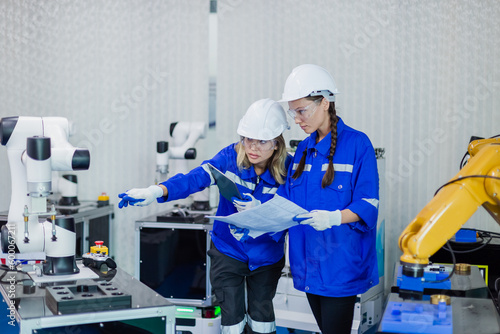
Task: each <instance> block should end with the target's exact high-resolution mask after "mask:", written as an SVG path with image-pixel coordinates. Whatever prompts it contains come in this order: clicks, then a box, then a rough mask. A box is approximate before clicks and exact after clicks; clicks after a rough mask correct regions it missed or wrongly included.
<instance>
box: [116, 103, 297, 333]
mask: <svg viewBox="0 0 500 334" xmlns="http://www.w3.org/2000/svg"><path fill="white" fill-rule="evenodd" d="M287 128H288V123H287V118H286V114H285V111H284V110H283V108H282V107H281V106H280V104H278V103H277V102H275V101H273V100H271V99H263V100H259V101H256V102H254V103H253V104H252V105H251V106H250V107H249V108H248V110H247V112H246V114H245V115H244V116H243V118H242V119H241V120H240V123H239V126H238V130H237V133H238V134H239V135H240V137H241V140H240V141H239V142H237V143H233V144H231V145H229V146H227V147H226V148H224V149H222V150H221V151H220V152H219V153H217V155H215V156H214V157H213V158H212V159H210V160H206V161H204V162H203V163H202V164H201V166H199V167H197V168H194V169H193V170H192V171H190V172H189V173H187V174H177V175H175V176H173V177H171V178H170V179H168V180H167V181H165V182H162V183H161V184H160V185H158V186H157V185H153V186H150V187H148V188H143V189H131V190H129V191H127V192H125V193H123V194H120V195H119V197H120V198H121V199H122V200H121V202H120V203H119V207H120V208H121V207H124V206H127V205H129V204H130V205H139V206H144V205H148V204H150V203H152V202H153V201H154V200H155V199H156V200H157V201H158V202H159V203H162V202H167V201H174V200H177V199H181V198H186V197H187V196H189V195H190V194H192V193H196V192H198V191H201V190H203V189H204V188H206V187H208V186H210V185H213V184H214V182H215V181H214V179H213V177H212V176H211V173H210V171H209V169H208V166H207V163H210V164H211V165H213V166H214V167H216V168H217V169H218V170H220V171H221V172H222V173H224V174H225V175H226V176H227V177H229V178H230V179H232V180H233V181H234V182H235V183H236V185H237V186H238V188H239V191H240V193H241V194H243V195H244V196H245V200H235V201H233V202H231V201H228V200H227V199H225V198H224V197H222V196H221V197H220V201H219V206H218V208H217V213H216V215H217V216H228V215H231V214H233V213H236V212H238V211H241V210H246V209H248V208H250V207H253V206H255V205H257V204H260V203H261V202H262V203H263V202H266V201H268V200H270V199H271V198H272V197H273V196H274V194H275V193H276V191H277V189H278V187H279V186H280V185H281V184H283V183H284V180H285V176H286V170H287V166H288V163H289V161H290V157H289V155H288V154H287V151H286V145H285V140H284V138H283V135H282V133H283V131H284V130H285V129H287ZM247 233H248V231H247V230H244V229H240V228H237V227H235V226H233V225H228V224H227V223H225V222H222V221H218V220H215V221H214V226H213V230H212V235H211V237H212V245H211V248H210V250H209V251H208V255H209V256H210V259H211V267H210V281H211V284H212V289H213V291H214V293H215V298H216V302H217V303H218V304H219V305H220V306H221V325H222V328H221V332H222V333H236V334H239V333H242V332H243V331H244V330H245V328H247V329H246V330H247V331H248V332H251V333H275V332H276V324H275V317H274V309H273V304H272V299H273V297H274V295H275V292H276V286H277V284H278V280H279V278H280V276H281V270H282V269H283V266H284V263H285V259H284V239H285V233H286V232H278V233H274V234H264V235H261V236H259V237H257V238H255V239H254V238H251V237H249V236H248V235H247ZM245 283H246V292H247V301H246V302H247V305H248V307H246V306H245Z"/></svg>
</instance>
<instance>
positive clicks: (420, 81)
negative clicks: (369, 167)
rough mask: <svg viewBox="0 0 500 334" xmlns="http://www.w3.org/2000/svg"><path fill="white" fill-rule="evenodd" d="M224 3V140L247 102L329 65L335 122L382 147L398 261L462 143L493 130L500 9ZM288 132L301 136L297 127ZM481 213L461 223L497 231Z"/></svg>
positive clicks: (443, 4) (454, 166) (392, 250)
mask: <svg viewBox="0 0 500 334" xmlns="http://www.w3.org/2000/svg"><path fill="white" fill-rule="evenodd" d="M221 6H223V10H224V11H223V12H220V13H219V14H220V15H219V22H218V23H219V25H218V28H219V45H218V46H219V49H218V52H219V54H218V55H219V56H218V77H217V83H218V86H217V88H218V90H217V129H218V133H221V134H222V135H221V136H219V138H220V140H221V141H224V142H226V141H227V140H228V138H233V139H235V138H236V133H235V132H236V127H237V124H238V123H237V122H238V120H239V118H240V117H241V115H242V114H243V113H244V111H245V110H246V107H247V106H248V105H250V103H251V102H253V101H254V100H257V99H260V98H263V97H272V98H274V99H279V98H280V97H281V93H282V88H283V85H284V82H285V80H286V77H287V76H288V74H289V73H290V71H291V70H292V68H293V67H295V66H297V65H299V64H302V63H315V64H318V65H321V66H324V67H325V68H327V69H328V70H329V71H330V72H331V73H332V75H333V76H334V78H335V80H336V82H337V85H338V87H339V90H340V92H341V94H340V95H338V102H337V105H338V109H339V115H340V116H341V117H342V118H343V119H344V120H345V122H346V123H347V124H348V125H350V126H352V127H354V128H356V129H359V130H362V131H364V132H365V133H367V134H368V136H369V137H370V138H371V140H372V142H373V144H374V146H375V147H384V148H385V149H386V159H387V161H386V168H387V172H386V175H385V178H384V179H382V180H381V182H385V185H386V190H387V197H386V198H382V199H381V200H382V201H384V202H385V208H386V210H387V213H386V218H387V225H386V226H387V231H386V235H387V238H386V239H387V240H386V242H387V245H386V249H387V250H388V252H387V253H388V257H387V259H386V261H387V262H388V263H394V262H395V261H396V260H397V258H398V257H399V254H400V251H399V249H398V248H397V238H398V237H399V235H400V233H401V232H402V230H403V229H404V227H406V225H407V224H408V223H409V222H410V221H411V220H412V219H413V217H414V216H415V215H416V214H417V213H418V212H419V211H420V210H421V208H422V207H423V206H425V205H426V203H427V202H428V201H429V200H430V199H431V198H432V196H433V194H434V192H435V190H436V189H437V188H438V187H439V186H440V185H441V184H443V183H444V182H446V181H447V180H449V179H450V178H451V177H453V176H454V175H455V174H456V173H457V172H458V167H459V163H460V160H461V158H462V156H463V154H464V153H465V151H466V149H467V144H468V141H469V138H470V137H471V136H472V135H478V136H483V137H489V136H493V135H496V134H498V133H500V128H499V127H498V124H500V112H499V111H498V107H499V102H500V94H499V93H500V67H499V65H498V58H499V53H500V23H499V21H498V16H499V14H500V4H499V3H498V2H497V1H481V2H471V1H465V0H463V1H451V0H450V1H442V0H441V1H437V0H434V1H396V0H392V1H382V0H379V1H368V0H362V1H340V0H337V1H331V0H330V1H326V0H325V1H300V0H285V1H264V0H254V1H236V0H232V1H229V0H220V1H219V8H221ZM286 137H287V138H304V137H305V135H304V134H303V133H302V131H301V130H300V129H299V128H298V127H297V126H292V130H291V131H289V132H288V133H287V134H286ZM221 145H222V144H221ZM481 210H482V209H480V211H481ZM480 211H478V212H479V213H478V214H476V215H475V216H474V217H473V219H472V220H471V221H470V222H469V223H467V225H466V226H468V227H473V226H476V227H478V228H483V229H487V230H494V231H499V230H500V228H499V227H498V226H497V225H496V224H495V223H494V221H493V220H492V219H491V218H489V216H488V215H487V214H486V215H484V214H483V213H482V212H480ZM390 268H392V265H391V267H390ZM390 272H392V269H391V271H390Z"/></svg>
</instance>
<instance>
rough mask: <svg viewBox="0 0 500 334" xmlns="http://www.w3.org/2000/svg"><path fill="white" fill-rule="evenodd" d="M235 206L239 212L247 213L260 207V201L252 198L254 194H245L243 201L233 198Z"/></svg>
mask: <svg viewBox="0 0 500 334" xmlns="http://www.w3.org/2000/svg"><path fill="white" fill-rule="evenodd" d="M233 204H234V206H235V207H236V210H238V212H241V211H245V210H248V209H251V208H254V207H256V206H257V205H260V204H261V203H260V201H259V200H258V199H256V198H255V197H253V196H252V194H249V193H245V194H243V199H237V198H235V197H233Z"/></svg>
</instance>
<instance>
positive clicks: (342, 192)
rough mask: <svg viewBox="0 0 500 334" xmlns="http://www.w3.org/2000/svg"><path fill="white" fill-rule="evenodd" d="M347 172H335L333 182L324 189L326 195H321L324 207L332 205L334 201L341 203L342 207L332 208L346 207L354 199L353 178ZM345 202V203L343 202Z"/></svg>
mask: <svg viewBox="0 0 500 334" xmlns="http://www.w3.org/2000/svg"><path fill="white" fill-rule="evenodd" d="M344 174H345V173H340V172H338V173H335V176H334V179H333V182H332V184H330V185H329V186H328V187H326V188H325V189H324V192H325V195H326V196H321V203H322V204H323V205H324V206H323V207H324V208H329V207H331V205H332V203H336V205H339V204H340V207H335V208H330V210H332V209H335V210H336V209H344V207H345V205H346V204H348V203H350V202H351V201H352V188H351V178H350V174H349V175H344ZM342 203H343V204H342Z"/></svg>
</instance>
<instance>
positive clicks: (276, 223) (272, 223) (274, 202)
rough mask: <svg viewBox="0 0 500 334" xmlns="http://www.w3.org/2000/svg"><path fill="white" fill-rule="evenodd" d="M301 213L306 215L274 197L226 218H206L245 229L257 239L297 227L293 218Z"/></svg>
mask: <svg viewBox="0 0 500 334" xmlns="http://www.w3.org/2000/svg"><path fill="white" fill-rule="evenodd" d="M302 213H307V210H304V209H303V208H301V207H300V206H298V205H297V204H295V203H293V202H291V201H289V200H287V199H286V198H284V197H281V196H279V195H275V196H274V197H273V198H272V199H271V200H269V201H267V202H265V203H263V204H261V205H258V206H256V207H253V208H251V209H248V210H245V211H241V212H238V213H234V214H232V215H229V216H226V217H220V216H209V217H208V218H211V219H216V220H220V221H223V222H226V223H228V224H233V225H235V226H238V227H240V228H247V229H248V230H249V233H248V235H249V236H251V237H252V238H257V237H258V236H260V235H262V234H264V233H269V232H280V231H284V230H286V229H288V228H290V227H292V226H296V225H298V224H299V223H298V222H296V221H293V218H294V217H295V216H296V215H298V214H302Z"/></svg>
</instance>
